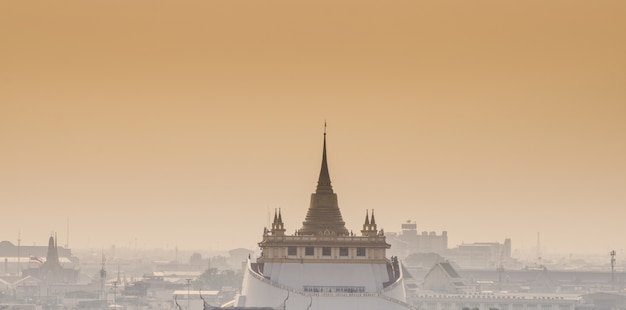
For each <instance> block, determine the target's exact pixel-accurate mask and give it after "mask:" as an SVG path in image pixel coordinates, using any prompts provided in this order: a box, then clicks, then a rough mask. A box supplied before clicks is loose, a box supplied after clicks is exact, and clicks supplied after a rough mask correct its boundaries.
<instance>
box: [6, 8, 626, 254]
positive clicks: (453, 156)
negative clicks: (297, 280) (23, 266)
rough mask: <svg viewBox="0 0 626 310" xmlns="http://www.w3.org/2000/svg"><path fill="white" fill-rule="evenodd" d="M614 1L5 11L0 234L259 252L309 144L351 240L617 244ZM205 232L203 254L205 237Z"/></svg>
mask: <svg viewBox="0 0 626 310" xmlns="http://www.w3.org/2000/svg"><path fill="white" fill-rule="evenodd" d="M625 14H626V4H625V3H623V2H619V1H599V2H594V3H593V4H590V3H585V2H570V1H554V2H550V3H545V2H542V1H528V2H524V3H501V2H496V1H478V2H472V3H467V2H453V1H449V2H437V3H422V2H417V3H414V2H400V3H395V4H386V5H383V4H380V3H377V2H374V1H365V2H363V1H359V2H356V1H347V2H342V3H336V2H331V1H321V2H316V3H292V2H288V1H269V2H264V3H263V4H260V3H239V2H229V3H217V2H203V1H189V2H186V3H185V4H166V3H153V2H148V1H136V2H132V3H124V4H122V3H105V2H99V1H94V2H89V3H83V2H80V1H68V2H64V3H63V4H60V3H46V2H37V3H35V4H24V3H9V2H4V3H1V4H0V22H2V24H3V25H4V26H3V27H0V37H2V38H3V48H2V49H0V67H2V68H3V69H2V70H0V146H1V151H0V171H2V172H1V173H0V206H1V209H2V212H3V215H2V219H3V224H2V225H0V236H1V237H2V238H0V239H2V240H10V241H12V242H14V243H16V241H17V236H18V231H20V232H21V239H22V240H23V242H27V243H28V244H32V243H33V242H35V243H36V244H38V245H42V244H45V242H46V240H47V237H48V236H49V234H50V232H51V231H56V232H57V233H58V234H59V237H60V241H63V242H65V236H64V233H65V230H66V222H67V218H68V217H69V219H70V238H69V243H70V247H75V248H89V247H92V248H101V247H108V246H109V245H111V244H116V245H119V246H123V245H128V244H132V243H133V242H134V241H135V240H138V242H139V243H140V244H139V245H140V246H148V247H164V246H166V245H167V246H169V247H170V248H173V247H175V246H178V247H180V248H222V249H225V248H227V247H231V245H232V247H231V248H234V247H248V248H250V247H255V245H256V242H258V240H259V237H260V236H261V234H262V232H263V227H264V226H267V225H268V223H267V222H268V219H267V213H268V210H269V211H270V212H272V211H273V210H274V208H281V210H282V215H283V220H284V222H285V228H286V229H287V232H288V233H290V232H292V231H294V230H295V229H298V228H299V227H300V226H301V223H302V221H304V217H305V214H306V210H307V206H308V203H309V197H310V194H311V193H312V192H313V191H314V190H315V182H316V180H317V174H318V173H319V162H320V159H321V146H322V132H323V126H324V122H325V121H327V122H328V136H327V137H328V164H329V169H330V176H331V178H332V181H333V188H334V189H335V192H336V193H337V194H338V199H339V207H340V208H341V212H342V214H343V219H344V220H345V222H346V226H347V228H348V229H352V230H355V231H356V230H358V229H360V225H361V224H362V223H361V222H362V219H363V215H364V213H365V210H366V209H375V210H376V214H377V215H376V216H377V218H376V220H377V222H378V225H379V227H380V228H383V229H384V230H385V231H390V232H391V231H399V230H400V225H401V223H403V222H405V221H406V220H414V221H416V223H417V226H418V230H419V231H423V230H426V231H436V232H438V233H439V232H441V231H443V230H446V231H448V234H449V238H450V241H449V244H450V246H455V245H458V244H460V243H462V242H467V243H471V242H502V241H503V240H504V239H505V238H511V239H512V242H513V248H527V249H529V248H532V247H533V246H535V245H536V242H537V240H536V239H537V233H538V232H540V233H541V243H542V245H543V246H545V247H546V248H547V249H550V250H551V251H553V252H562V253H569V252H573V253H604V252H606V253H608V251H610V250H613V249H615V250H616V251H618V255H619V253H620V252H622V251H621V250H622V249H625V248H626V243H625V242H624V240H623V237H622V236H623V235H624V234H626V228H625V227H623V225H621V224H622V223H621V222H622V220H621V218H622V217H623V213H624V211H623V210H624V207H625V206H626V190H625V189H626V161H624V158H626V59H625V58H624V57H623V55H625V54H626V42H625V40H624V37H626V36H624V29H626V20H625V19H624V18H622V17H623V16H625ZM218 240H219V241H218Z"/></svg>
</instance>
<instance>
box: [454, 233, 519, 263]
mask: <svg viewBox="0 0 626 310" xmlns="http://www.w3.org/2000/svg"><path fill="white" fill-rule="evenodd" d="M446 258H448V259H450V260H453V261H454V262H455V263H457V264H458V265H459V266H461V267H463V268H494V269H495V268H498V267H502V266H504V265H507V264H509V263H511V262H512V258H511V239H505V240H504V243H498V242H477V243H464V244H461V245H459V246H457V247H456V248H455V249H452V250H451V251H450V252H448V254H447V255H446Z"/></svg>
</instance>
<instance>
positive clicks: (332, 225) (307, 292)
mask: <svg viewBox="0 0 626 310" xmlns="http://www.w3.org/2000/svg"><path fill="white" fill-rule="evenodd" d="M285 232H286V229H285V224H284V222H283V214H282V212H281V211H280V210H277V211H275V213H274V221H273V223H272V225H271V228H269V229H268V228H266V229H265V231H264V233H263V239H262V241H261V242H259V247H260V248H261V255H260V257H258V258H257V259H256V260H255V261H253V260H251V259H249V260H248V262H247V265H246V268H245V271H244V279H243V285H242V290H241V294H240V295H239V296H238V297H237V298H236V300H235V303H236V306H238V307H278V308H284V309H287V308H289V309H326V310H332V309H413V307H412V306H411V305H409V304H408V303H406V291H405V285H404V278H403V270H402V268H401V265H400V262H399V261H398V259H397V258H395V257H392V258H391V259H388V258H387V255H386V254H387V250H388V249H389V248H390V245H389V244H388V243H387V242H386V237H385V234H384V232H383V231H382V229H381V230H378V227H377V225H376V219H375V215H374V210H372V211H371V212H369V211H366V215H365V221H364V223H363V226H362V229H361V231H360V234H356V233H353V232H352V231H350V230H348V229H347V228H346V225H345V222H344V221H343V218H342V216H341V211H340V209H339V204H338V201H337V194H336V193H335V192H334V191H333V188H332V185H331V181H330V174H329V171H328V164H327V157H326V132H324V145H323V151H322V167H321V170H320V175H319V179H318V182H317V189H316V191H315V193H313V194H312V195H311V202H310V206H309V209H308V212H307V215H306V218H305V219H304V222H303V223H302V227H301V228H300V229H298V230H296V231H295V233H294V234H293V235H288V234H286V233H285Z"/></svg>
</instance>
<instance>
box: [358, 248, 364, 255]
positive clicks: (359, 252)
mask: <svg viewBox="0 0 626 310" xmlns="http://www.w3.org/2000/svg"><path fill="white" fill-rule="evenodd" d="M356 256H365V248H356Z"/></svg>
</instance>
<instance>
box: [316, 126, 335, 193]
mask: <svg viewBox="0 0 626 310" xmlns="http://www.w3.org/2000/svg"><path fill="white" fill-rule="evenodd" d="M315 192H316V193H332V192H333V187H332V185H331V184H330V173H328V162H327V160H326V122H324V148H323V150H322V168H321V169H320V176H319V179H318V180H317V190H316V191H315Z"/></svg>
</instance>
